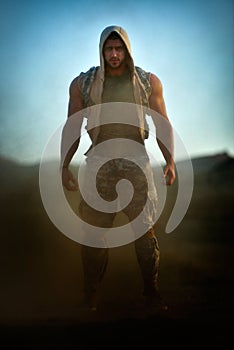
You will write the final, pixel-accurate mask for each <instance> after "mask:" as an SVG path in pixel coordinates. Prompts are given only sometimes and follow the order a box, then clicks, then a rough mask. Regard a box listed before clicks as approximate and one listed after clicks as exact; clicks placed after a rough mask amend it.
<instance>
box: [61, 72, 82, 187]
mask: <svg viewBox="0 0 234 350" xmlns="http://www.w3.org/2000/svg"><path fill="white" fill-rule="evenodd" d="M83 108H84V103H83V99H82V96H81V93H80V90H79V87H78V83H77V78H75V79H74V80H73V81H72V82H71V85H70V89H69V104H68V115H67V122H66V124H65V125H64V128H63V131H62V139H61V170H62V182H63V185H64V186H65V187H66V189H67V190H69V191H76V190H77V189H78V184H77V180H76V178H75V177H74V176H73V174H72V172H71V171H70V170H69V164H70V162H71V160H72V158H73V156H74V154H75V152H76V151H77V148H78V146H79V143H80V137H79V135H80V133H81V127H82V123H83V117H82V114H81V113H78V112H79V111H81V110H82V109H83Z"/></svg>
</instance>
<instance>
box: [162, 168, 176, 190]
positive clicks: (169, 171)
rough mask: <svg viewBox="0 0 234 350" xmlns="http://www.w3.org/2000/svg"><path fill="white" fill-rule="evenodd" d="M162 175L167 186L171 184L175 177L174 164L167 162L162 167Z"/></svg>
mask: <svg viewBox="0 0 234 350" xmlns="http://www.w3.org/2000/svg"><path fill="white" fill-rule="evenodd" d="M164 177H165V179H166V184H167V186H171V185H172V184H173V182H174V181H175V179H176V175H175V167H174V165H170V164H167V165H166V166H165V167H164Z"/></svg>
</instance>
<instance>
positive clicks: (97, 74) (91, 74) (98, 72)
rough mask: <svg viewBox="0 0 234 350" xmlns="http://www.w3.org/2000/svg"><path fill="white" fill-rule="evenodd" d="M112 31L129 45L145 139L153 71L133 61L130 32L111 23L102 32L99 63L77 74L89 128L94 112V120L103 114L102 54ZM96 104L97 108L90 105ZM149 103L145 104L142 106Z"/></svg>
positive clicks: (140, 120) (139, 121) (141, 128)
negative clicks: (101, 112) (144, 68)
mask: <svg viewBox="0 0 234 350" xmlns="http://www.w3.org/2000/svg"><path fill="white" fill-rule="evenodd" d="M112 32H116V33H117V34H118V35H119V36H120V38H121V39H122V40H123V42H124V44H125V46H126V49H127V51H128V54H129V58H130V61H129V69H130V72H131V77H132V84H133V94H134V99H135V103H136V106H137V118H138V125H139V131H140V135H141V138H142V140H143V142H144V139H145V138H147V137H148V135H147V129H148V128H147V124H146V120H145V113H146V112H145V111H146V108H149V102H148V101H149V96H150V94H151V85H150V73H149V72H146V71H144V70H143V69H141V68H140V67H137V66H135V65H134V60H133V57H132V51H131V45H130V41H129V37H128V34H127V33H126V31H125V30H124V29H123V28H121V27H119V26H109V27H107V28H105V29H104V30H103V32H102V34H101V36H100V42H99V56H100V66H97V67H91V68H90V69H89V70H88V71H87V72H85V73H84V72H81V73H80V75H79V76H78V77H77V83H78V86H79V89H80V92H81V95H82V98H83V101H84V103H85V107H87V108H86V115H85V116H86V117H87V120H88V121H87V129H88V130H91V129H92V127H91V126H90V125H92V120H91V119H93V118H92V117H93V116H94V113H95V120H98V117H99V115H100V110H101V109H100V107H101V104H102V92H103V84H104V79H105V64H104V57H103V46H104V43H105V41H106V40H107V38H108V37H109V35H110V34H111V33H112ZM94 105H95V106H96V108H95V109H93V108H89V107H92V106H94ZM143 106H144V107H146V108H143ZM99 131H100V128H99V127H98V126H95V129H93V131H92V132H89V134H90V137H91V140H92V143H93V145H94V144H95V143H96V140H97V137H98V133H99Z"/></svg>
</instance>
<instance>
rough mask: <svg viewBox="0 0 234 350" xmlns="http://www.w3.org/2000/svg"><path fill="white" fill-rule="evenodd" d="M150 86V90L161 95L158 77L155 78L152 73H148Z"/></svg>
mask: <svg viewBox="0 0 234 350" xmlns="http://www.w3.org/2000/svg"><path fill="white" fill-rule="evenodd" d="M150 85H151V88H152V91H154V92H155V93H161V92H162V88H163V87H162V82H161V80H160V79H159V77H157V75H155V74H154V73H150Z"/></svg>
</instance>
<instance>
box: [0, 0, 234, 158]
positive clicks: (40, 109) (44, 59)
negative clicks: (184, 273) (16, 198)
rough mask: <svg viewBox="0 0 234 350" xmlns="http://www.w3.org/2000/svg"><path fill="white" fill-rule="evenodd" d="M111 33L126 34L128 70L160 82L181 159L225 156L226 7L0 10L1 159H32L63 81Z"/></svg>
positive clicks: (180, 4)
mask: <svg viewBox="0 0 234 350" xmlns="http://www.w3.org/2000/svg"><path fill="white" fill-rule="evenodd" d="M112 24H117V25H120V26H123V27H124V28H125V29H126V31H127V32H128V34H129V37H130V40H131V45H132V51H133V56H134V60H135V64H136V65H138V66H141V67H142V68H144V69H146V70H148V71H152V72H153V73H155V74H156V75H157V76H158V77H159V78H160V79H161V81H162V84H163V87H164V98H165V102H166V106H167V112H168V115H169V118H170V120H171V122H172V124H173V126H174V128H175V130H176V132H177V133H178V134H179V135H180V137H181V139H182V140H183V143H184V145H185V147H186V149H187V152H188V153H189V155H190V156H191V157H194V156H200V155H208V154H215V153H221V152H228V153H229V154H230V155H234V113H233V112H234V108H233V96H234V91H233V89H234V88H233V85H234V84H233V73H234V72H233V3H232V1H231V0H224V1H221V0H214V1H210V0H208V1H204V0H203V1H201V0H197V1H193V0H192V1H182V0H181V1H177V0H174V1H173V0H168V1H167V0H155V1H149V0H144V1H136V0H135V1H131V0H119V1H117V2H116V1H112V0H108V1H99V2H97V1H92V0H86V1H83V0H81V1H78V0H77V1H69V0H67V1H62V0H61V1H59V0H58V1H51V0H47V1H43V0H42V1H34V0H31V1H29V0H28V1H26V0H24V1H20V2H19V1H16V0H12V1H11V0H9V1H1V4H0V29H1V48H0V50H1V51H0V55H1V68H0V69H1V79H0V91H1V104H0V118H1V128H0V147H1V149H0V153H1V155H3V156H6V157H11V158H13V159H17V160H19V161H21V162H37V161H39V160H40V158H41V154H42V152H43V149H44V147H45V145H46V144H47V141H48V139H49V138H50V136H51V135H52V134H53V133H54V131H55V130H56V129H57V128H58V127H59V126H61V124H62V123H64V121H65V119H66V114H67V104H68V88H69V84H70V82H71V80H72V79H73V78H74V77H75V76H77V75H78V74H79V72H80V71H86V70H88V69H89V68H90V67H91V66H93V65H98V64H99V52H98V43H99V36H100V33H101V31H102V30H103V29H104V28H105V27H106V26H108V25H112Z"/></svg>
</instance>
